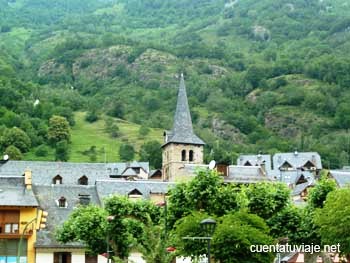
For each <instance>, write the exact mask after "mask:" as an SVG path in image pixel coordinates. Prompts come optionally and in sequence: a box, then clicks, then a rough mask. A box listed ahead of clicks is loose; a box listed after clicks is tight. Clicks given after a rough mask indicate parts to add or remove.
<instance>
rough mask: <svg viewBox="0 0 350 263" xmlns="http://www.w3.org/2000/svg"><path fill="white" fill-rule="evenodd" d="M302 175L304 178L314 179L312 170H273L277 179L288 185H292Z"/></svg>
mask: <svg viewBox="0 0 350 263" xmlns="http://www.w3.org/2000/svg"><path fill="white" fill-rule="evenodd" d="M301 175H304V178H305V179H306V180H308V181H314V180H315V178H314V174H313V173H312V171H300V170H287V171H278V170H277V171H275V177H276V179H278V180H279V181H281V182H283V183H286V184H288V185H294V184H296V183H297V181H298V179H299V178H300V177H301Z"/></svg>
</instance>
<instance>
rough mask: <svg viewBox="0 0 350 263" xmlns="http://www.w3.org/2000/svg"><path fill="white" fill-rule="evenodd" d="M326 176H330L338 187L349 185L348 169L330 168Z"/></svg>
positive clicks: (349, 172) (349, 174) (349, 173)
mask: <svg viewBox="0 0 350 263" xmlns="http://www.w3.org/2000/svg"><path fill="white" fill-rule="evenodd" d="M328 177H329V178H332V179H333V180H334V181H335V182H336V184H337V186H338V187H340V188H343V187H348V186H350V171H349V170H330V171H329V173H328Z"/></svg>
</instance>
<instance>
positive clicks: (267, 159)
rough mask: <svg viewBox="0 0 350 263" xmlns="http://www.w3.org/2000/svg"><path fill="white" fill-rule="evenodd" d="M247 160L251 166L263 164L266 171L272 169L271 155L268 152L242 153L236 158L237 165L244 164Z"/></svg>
mask: <svg viewBox="0 0 350 263" xmlns="http://www.w3.org/2000/svg"><path fill="white" fill-rule="evenodd" d="M247 162H249V163H250V164H251V165H252V166H257V165H258V166H261V165H262V164H263V165H265V169H266V171H267V172H268V173H269V171H271V169H272V165H271V155H269V154H255V155H254V154H249V155H247V154H244V155H240V156H239V157H238V158H237V165H245V164H246V163H247Z"/></svg>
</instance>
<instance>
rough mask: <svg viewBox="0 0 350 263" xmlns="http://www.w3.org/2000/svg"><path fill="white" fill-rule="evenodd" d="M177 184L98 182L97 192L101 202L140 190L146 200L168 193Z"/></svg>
mask: <svg viewBox="0 0 350 263" xmlns="http://www.w3.org/2000/svg"><path fill="white" fill-rule="evenodd" d="M174 185H175V183H169V182H155V181H149V180H144V181H113V180H99V181H96V190H97V193H98V196H99V198H100V200H103V198H105V197H109V196H111V195H114V194H119V195H125V196H127V195H128V194H129V193H130V192H131V191H133V190H135V189H136V190H138V191H139V192H140V193H142V196H143V197H144V198H150V196H151V193H154V194H160V193H167V192H168V191H169V189H170V188H171V187H173V186H174Z"/></svg>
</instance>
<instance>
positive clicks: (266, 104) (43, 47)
mask: <svg viewBox="0 0 350 263" xmlns="http://www.w3.org/2000/svg"><path fill="white" fill-rule="evenodd" d="M349 40H350V3H348V2H347V1H344V0H343V1H342V0H332V1H330V0H323V1H319V0H317V1H316V0H290V1H282V0H261V1H253V0H178V1H172V0H119V1H115V0H84V1H82V0H59V1H53V0H8V1H4V0H0V92H1V99H0V100H1V101H0V106H1V108H0V125H1V126H0V136H1V141H0V143H1V151H2V152H6V153H8V152H10V153H12V156H17V157H16V158H24V159H36V158H39V159H47V160H52V159H53V158H55V155H54V154H52V152H53V151H56V153H57V154H56V159H63V160H73V161H79V160H80V161H81V160H84V161H85V160H89V161H101V158H102V157H101V158H100V157H99V158H90V157H86V156H87V155H86V154H85V157H84V154H83V152H84V151H80V150H79V151H80V152H81V155H80V157H79V155H76V154H73V156H74V158H73V157H72V156H69V154H68V155H67V149H69V150H70V151H71V152H72V153H77V152H79V151H78V150H77V147H78V146H77V145H78V143H77V142H74V140H76V138H77V137H75V136H74V134H73V136H70V135H69V136H68V137H64V136H63V137H60V136H57V134H55V136H56V137H55V136H54V137H53V134H52V129H53V124H52V123H51V124H50V122H49V120H50V119H52V116H54V115H57V116H63V117H65V118H66V120H67V121H68V125H69V126H70V127H71V129H72V130H73V131H76V129H75V128H74V125H75V122H76V120H75V118H76V117H75V116H82V115H81V114H78V115H77V112H87V115H86V118H85V119H86V121H85V122H86V125H88V123H89V122H90V123H94V122H95V121H100V122H103V121H104V123H105V124H104V128H103V129H104V132H103V133H101V136H106V137H109V139H111V138H112V139H113V140H116V142H117V143H116V146H115V151H118V149H119V147H120V146H121V145H129V146H133V147H134V149H135V150H136V152H138V154H136V155H135V156H134V158H140V159H142V158H146V157H145V156H146V155H144V154H141V152H142V151H141V148H140V147H141V146H140V140H143V141H145V142H146V141H149V140H152V141H153V142H154V139H156V141H158V143H159V142H160V141H161V133H160V132H158V131H161V130H162V129H169V128H171V126H172V116H173V112H174V109H175V103H176V93H177V87H178V81H179V80H178V78H177V76H178V74H179V73H180V72H184V74H185V78H186V85H187V92H188V96H189V103H190V106H191V110H192V118H193V122H194V125H195V129H196V131H197V133H198V135H199V136H200V137H201V138H203V140H204V141H206V142H207V145H206V159H207V160H210V159H215V160H217V161H220V162H226V163H231V162H232V161H233V162H235V159H236V157H237V156H238V154H239V153H257V152H259V151H262V152H265V153H274V152H277V151H293V150H295V149H298V150H299V151H318V152H319V153H320V154H321V155H322V157H323V162H324V166H325V167H342V166H344V165H349V158H350V156H349V154H350V134H349V128H350V89H349V88H350V57H349V55H348V54H350V44H349V43H350V41H349ZM120 120H125V121H127V122H129V123H134V127H137V129H140V131H139V133H140V134H139V138H137V139H133V138H129V139H128V138H127V137H128V136H127V134H128V131H127V130H126V131H125V130H123V128H121V129H120V127H118V123H119V122H120ZM79 121H81V120H79ZM63 122H64V119H63ZM50 125H51V126H50ZM102 126H103V125H102ZM102 126H101V127H102ZM14 127H16V128H14ZM98 127H100V126H98ZM155 128H159V130H155ZM132 129H134V130H135V128H132ZM50 131H51V133H50ZM155 132H156V133H157V132H158V133H157V134H159V137H156V138H155V137H154V134H155ZM149 134H151V135H152V136H149ZM82 137H83V138H82ZM84 137H85V136H84V134H82V135H81V134H80V137H79V140H80V141H79V143H80V146H79V147H80V148H79V149H81V148H84V149H87V151H88V149H92V148H91V147H92V146H95V148H96V147H97V148H102V147H103V146H101V145H96V144H98V142H96V141H91V140H89V139H88V138H87V137H86V139H85V140H84ZM14 138H15V139H14ZM62 141H67V143H65V142H62ZM154 145H155V142H154ZM9 148H10V149H9ZM93 149H94V148H93ZM38 152H39V153H38ZM14 153H16V154H14ZM60 153H61V155H60ZM10 155H11V154H10ZM61 157H62V158H61ZM85 158H90V159H85ZM119 158H120V156H119V155H118V154H116V155H115V156H114V159H112V160H109V161H117V160H118V159H119Z"/></svg>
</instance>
